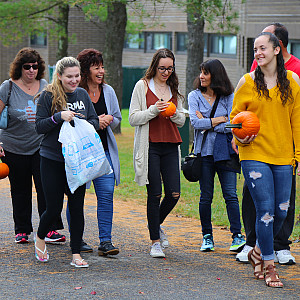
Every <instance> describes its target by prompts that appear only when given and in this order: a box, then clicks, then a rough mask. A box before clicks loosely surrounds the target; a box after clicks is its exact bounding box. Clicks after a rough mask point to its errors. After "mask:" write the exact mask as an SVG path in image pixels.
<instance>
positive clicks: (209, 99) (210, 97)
mask: <svg viewBox="0 0 300 300" xmlns="http://www.w3.org/2000/svg"><path fill="white" fill-rule="evenodd" d="M204 95H205V96H206V97H205V98H208V99H207V100H208V102H210V101H211V100H212V98H213V97H214V96H209V95H207V94H204Z"/></svg>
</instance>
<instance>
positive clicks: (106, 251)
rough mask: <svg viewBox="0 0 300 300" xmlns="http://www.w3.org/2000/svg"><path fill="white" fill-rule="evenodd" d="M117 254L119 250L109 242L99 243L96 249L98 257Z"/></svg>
mask: <svg viewBox="0 0 300 300" xmlns="http://www.w3.org/2000/svg"><path fill="white" fill-rule="evenodd" d="M118 253H119V249H118V248H116V247H115V246H114V245H113V244H112V243H111V241H105V242H101V243H100V246H99V247H98V255H99V256H106V255H117V254H118Z"/></svg>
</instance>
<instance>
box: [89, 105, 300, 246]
mask: <svg viewBox="0 0 300 300" xmlns="http://www.w3.org/2000/svg"><path fill="white" fill-rule="evenodd" d="M122 117H123V120H122V124H121V130H122V134H119V135H116V139H117V143H118V149H119V156H120V164H121V184H120V185H119V186H118V187H116V190H115V197H116V198H118V199H121V200H123V201H126V200H128V199H130V200H135V201H137V203H139V204H143V205H146V187H145V186H143V187H140V186H138V185H137V184H136V183H135V182H134V170H133V159H132V148H133V138H134V128H132V127H131V126H130V125H129V122H128V109H123V110H122ZM299 182H300V178H299V176H297V196H296V216H298V220H297V218H296V220H295V227H294V231H293V234H292V239H293V240H294V239H299V238H300V220H299V214H300V197H299V195H300V191H299V188H298V187H299ZM243 183H244V179H243V176H242V175H239V174H238V179H237V193H238V198H239V200H240V203H241V199H242V187H243ZM91 192H93V190H92V189H91ZM199 196H200V189H199V184H198V183H192V182H188V181H187V180H186V179H185V178H184V176H183V174H182V172H181V197H180V200H179V202H178V204H177V205H176V207H175V208H174V210H173V213H176V214H178V215H182V216H185V217H191V218H197V219H199V211H198V202H199ZM212 222H213V224H214V225H219V226H223V227H228V228H229V221H228V218H227V213H226V207H225V201H224V199H223V197H222V191H221V186H220V183H219V180H218V177H216V180H215V188H214V199H213V204H212Z"/></svg>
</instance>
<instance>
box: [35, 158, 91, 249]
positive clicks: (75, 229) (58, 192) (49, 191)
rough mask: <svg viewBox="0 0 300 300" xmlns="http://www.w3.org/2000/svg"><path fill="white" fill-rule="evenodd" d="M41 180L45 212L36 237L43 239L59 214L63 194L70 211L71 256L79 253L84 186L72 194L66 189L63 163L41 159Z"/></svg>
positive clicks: (82, 223) (82, 222)
mask: <svg viewBox="0 0 300 300" xmlns="http://www.w3.org/2000/svg"><path fill="white" fill-rule="evenodd" d="M41 178H42V184H43V189H44V193H45V198H46V211H45V212H44V213H43V215H42V216H41V219H40V224H39V228H38V232H37V235H38V237H39V238H40V239H44V238H45V236H46V234H47V233H48V231H49V227H50V225H51V222H53V220H55V219H56V218H57V216H59V215H60V214H61V211H62V208H63V202H64V194H66V195H67V196H68V203H69V210H70V216H71V219H70V234H71V242H72V243H71V247H72V254H77V253H80V244H81V240H82V234H83V228H84V216H83V204H84V195H85V184H84V185H82V186H80V187H79V188H78V189H77V190H76V191H75V192H74V194H72V193H71V192H70V189H69V187H68V183H67V178H66V172H65V163H64V162H59V161H55V160H51V159H47V158H45V157H41Z"/></svg>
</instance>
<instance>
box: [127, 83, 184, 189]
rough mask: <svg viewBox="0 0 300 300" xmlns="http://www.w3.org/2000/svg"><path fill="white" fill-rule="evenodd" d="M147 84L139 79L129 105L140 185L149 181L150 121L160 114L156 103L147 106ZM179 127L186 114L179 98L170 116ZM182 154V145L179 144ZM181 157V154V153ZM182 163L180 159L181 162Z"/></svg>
mask: <svg viewBox="0 0 300 300" xmlns="http://www.w3.org/2000/svg"><path fill="white" fill-rule="evenodd" d="M146 91H147V86H146V84H145V82H144V81H143V80H139V81H138V82H137V83H136V85H135V87H134V90H133V92H132V96H131V102H130V107H129V123H130V125H131V126H134V127H135V133H134V147H133V165H134V171H135V178H134V180H135V181H136V182H137V184H138V185H141V186H142V185H146V184H148V183H149V181H148V151H149V121H150V120H152V119H153V118H155V117H156V116H157V115H158V114H159V110H158V108H157V107H156V105H151V106H150V107H149V108H147V103H146ZM170 119H171V121H172V122H174V123H175V124H176V125H177V126H178V127H182V126H183V125H184V123H185V114H184V112H183V109H182V100H181V99H178V101H177V109H176V113H175V115H174V116H173V117H170ZM178 151H179V154H180V147H179V146H178ZM179 158H180V155H179ZM178 163H179V164H180V159H179V162H178Z"/></svg>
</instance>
